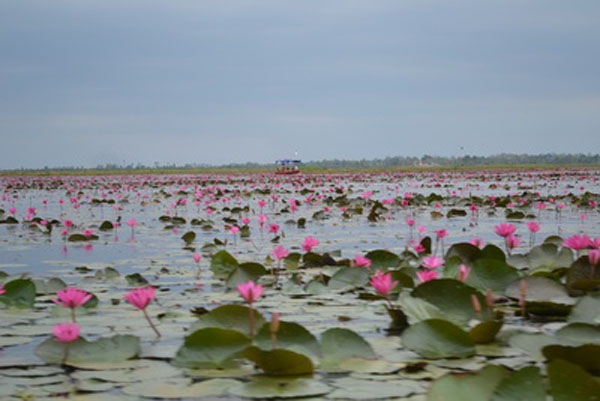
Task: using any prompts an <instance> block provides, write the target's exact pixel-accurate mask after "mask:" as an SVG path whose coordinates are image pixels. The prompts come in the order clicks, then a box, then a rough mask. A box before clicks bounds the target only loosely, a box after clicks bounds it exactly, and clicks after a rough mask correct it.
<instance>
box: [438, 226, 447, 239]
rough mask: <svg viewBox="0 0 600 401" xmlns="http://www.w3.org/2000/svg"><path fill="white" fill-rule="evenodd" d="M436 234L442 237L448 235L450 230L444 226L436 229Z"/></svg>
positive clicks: (439, 237)
mask: <svg viewBox="0 0 600 401" xmlns="http://www.w3.org/2000/svg"><path fill="white" fill-rule="evenodd" d="M435 235H436V236H437V238H438V239H442V238H444V237H447V236H448V231H447V230H446V229H445V228H442V229H441V230H435Z"/></svg>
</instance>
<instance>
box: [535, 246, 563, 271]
mask: <svg viewBox="0 0 600 401" xmlns="http://www.w3.org/2000/svg"><path fill="white" fill-rule="evenodd" d="M527 260H528V262H529V267H530V269H531V270H532V271H534V272H538V271H547V272H551V271H553V270H556V269H560V268H566V267H569V266H570V265H571V263H572V262H573V252H572V251H571V250H570V249H569V248H567V247H560V246H558V245H555V244H551V243H544V244H541V245H537V246H534V247H533V248H531V249H530V250H529V252H528V253H527Z"/></svg>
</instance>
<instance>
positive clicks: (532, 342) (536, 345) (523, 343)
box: [509, 333, 559, 361]
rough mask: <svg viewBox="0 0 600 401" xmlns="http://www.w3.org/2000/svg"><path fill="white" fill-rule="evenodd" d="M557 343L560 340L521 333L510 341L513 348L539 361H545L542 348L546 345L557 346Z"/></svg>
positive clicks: (542, 335) (548, 336)
mask: <svg viewBox="0 0 600 401" xmlns="http://www.w3.org/2000/svg"><path fill="white" fill-rule="evenodd" d="M557 341H559V340H557V339H556V337H553V336H550V335H548V334H541V333H535V334H534V333H519V334H515V335H513V336H511V337H510V339H509V343H510V346H511V347H515V348H519V349H521V350H523V351H524V352H526V353H527V354H529V355H530V356H531V357H532V358H533V359H535V360H538V361H542V360H544V356H543V354H542V348H544V347H545V346H546V345H551V344H556V342H557Z"/></svg>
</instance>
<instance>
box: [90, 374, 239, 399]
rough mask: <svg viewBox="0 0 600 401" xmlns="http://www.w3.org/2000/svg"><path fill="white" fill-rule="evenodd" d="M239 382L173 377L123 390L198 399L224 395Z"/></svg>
mask: <svg viewBox="0 0 600 401" xmlns="http://www.w3.org/2000/svg"><path fill="white" fill-rule="evenodd" d="M239 383H240V382H239V381H237V380H233V379H209V380H204V381H202V382H199V383H194V384H189V383H188V382H187V381H186V380H185V379H184V380H183V381H182V382H180V383H178V382H175V381H174V380H173V379H167V380H164V379H158V380H152V381H150V382H148V381H143V382H138V383H134V384H130V385H128V386H124V387H123V388H122V390H123V392H124V393H125V394H129V395H132V396H138V397H145V398H153V399H171V398H175V399H198V398H204V397H219V396H224V395H226V394H227V391H228V390H229V388H231V387H233V386H236V385H238V384H239ZM113 397H114V395H113ZM119 399H120V397H119ZM90 401H92V400H90Z"/></svg>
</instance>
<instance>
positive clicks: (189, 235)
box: [181, 231, 196, 246]
mask: <svg viewBox="0 0 600 401" xmlns="http://www.w3.org/2000/svg"><path fill="white" fill-rule="evenodd" d="M181 239H182V240H183V242H185V244H186V245H188V246H189V245H191V244H193V243H194V241H195V240H196V233H195V232H193V231H188V232H186V233H185V234H183V235H182V236H181Z"/></svg>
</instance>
